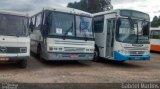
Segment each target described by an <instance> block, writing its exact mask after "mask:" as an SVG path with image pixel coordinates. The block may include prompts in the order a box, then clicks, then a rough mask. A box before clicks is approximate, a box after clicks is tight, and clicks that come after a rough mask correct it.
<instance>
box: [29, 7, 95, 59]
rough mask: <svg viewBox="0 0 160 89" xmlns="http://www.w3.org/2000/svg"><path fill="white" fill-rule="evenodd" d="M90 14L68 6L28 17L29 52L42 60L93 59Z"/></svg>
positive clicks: (93, 41)
mask: <svg viewBox="0 0 160 89" xmlns="http://www.w3.org/2000/svg"><path fill="white" fill-rule="evenodd" d="M92 19H93V16H92V14H90V13H87V12H84V11H80V10H76V9H72V8H67V7H54V8H45V9H43V10H42V11H40V12H39V13H37V14H36V15H34V16H32V17H31V20H30V29H31V34H30V37H31V51H32V52H33V53H35V54H37V55H38V56H39V58H40V59H45V60H49V61H51V60H92V59H93V57H94V44H95V39H94V34H93V31H92Z"/></svg>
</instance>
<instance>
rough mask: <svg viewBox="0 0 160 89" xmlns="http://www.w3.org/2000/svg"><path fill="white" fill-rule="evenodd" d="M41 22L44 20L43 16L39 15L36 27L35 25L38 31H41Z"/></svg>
mask: <svg viewBox="0 0 160 89" xmlns="http://www.w3.org/2000/svg"><path fill="white" fill-rule="evenodd" d="M41 20H42V15H41V14H38V15H37V16H36V25H35V29H36V30H40V29H41Z"/></svg>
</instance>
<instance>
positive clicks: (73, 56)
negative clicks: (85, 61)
mask: <svg viewBox="0 0 160 89" xmlns="http://www.w3.org/2000/svg"><path fill="white" fill-rule="evenodd" d="M70 57H71V58H78V57H79V56H78V55H77V54H72V55H70Z"/></svg>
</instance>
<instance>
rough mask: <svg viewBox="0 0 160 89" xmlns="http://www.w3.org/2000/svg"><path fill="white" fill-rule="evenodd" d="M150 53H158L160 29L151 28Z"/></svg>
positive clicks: (159, 49) (159, 48) (159, 50)
mask: <svg viewBox="0 0 160 89" xmlns="http://www.w3.org/2000/svg"><path fill="white" fill-rule="evenodd" d="M150 40H151V51H153V52H160V28H151V32H150Z"/></svg>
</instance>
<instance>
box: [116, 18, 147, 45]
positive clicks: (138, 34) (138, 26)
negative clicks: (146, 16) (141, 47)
mask: <svg viewBox="0 0 160 89" xmlns="http://www.w3.org/2000/svg"><path fill="white" fill-rule="evenodd" d="M149 25H150V23H149V21H145V20H138V19H131V18H120V19H118V21H117V30H116V34H117V37H116V39H117V40H118V41H120V42H123V43H132V44H134V43H135V44H143V43H144V44H145V43H146V44H148V43H149Z"/></svg>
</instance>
